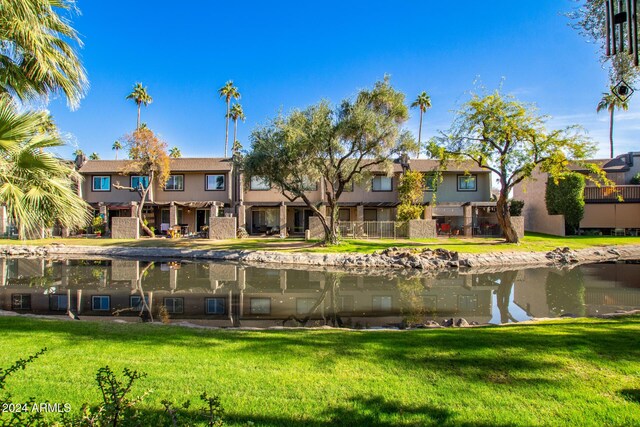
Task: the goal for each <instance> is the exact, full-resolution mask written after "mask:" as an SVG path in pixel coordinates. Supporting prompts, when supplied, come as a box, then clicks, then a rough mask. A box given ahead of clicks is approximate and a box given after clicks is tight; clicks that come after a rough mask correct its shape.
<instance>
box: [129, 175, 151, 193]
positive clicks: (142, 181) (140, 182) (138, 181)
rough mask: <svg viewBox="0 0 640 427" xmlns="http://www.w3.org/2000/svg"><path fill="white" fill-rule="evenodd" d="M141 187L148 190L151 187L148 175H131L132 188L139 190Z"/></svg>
mask: <svg viewBox="0 0 640 427" xmlns="http://www.w3.org/2000/svg"><path fill="white" fill-rule="evenodd" d="M140 186H142V188H147V187H148V186H149V177H148V176H146V175H131V188H133V189H135V190H137V189H138V188H140Z"/></svg>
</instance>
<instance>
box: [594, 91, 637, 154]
mask: <svg viewBox="0 0 640 427" xmlns="http://www.w3.org/2000/svg"><path fill="white" fill-rule="evenodd" d="M616 109H618V110H624V111H627V110H628V109H629V103H628V102H626V101H623V100H621V99H620V98H618V97H617V96H616V95H615V94H614V93H613V87H612V88H611V91H610V92H608V93H607V92H605V93H603V94H602V99H601V100H600V102H598V106H597V107H596V112H598V113H599V112H600V111H603V110H607V111H609V145H610V149H611V153H610V155H611V158H613V113H614V111H615V110H616Z"/></svg>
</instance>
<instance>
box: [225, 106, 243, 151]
mask: <svg viewBox="0 0 640 427" xmlns="http://www.w3.org/2000/svg"><path fill="white" fill-rule="evenodd" d="M229 117H230V118H231V120H233V144H234V146H235V143H236V141H237V140H238V120H242V121H243V122H244V121H245V119H246V117H245V115H244V111H243V110H242V105H240V104H237V103H236V104H233V107H231V111H230V112H229ZM231 151H232V152H234V148H231Z"/></svg>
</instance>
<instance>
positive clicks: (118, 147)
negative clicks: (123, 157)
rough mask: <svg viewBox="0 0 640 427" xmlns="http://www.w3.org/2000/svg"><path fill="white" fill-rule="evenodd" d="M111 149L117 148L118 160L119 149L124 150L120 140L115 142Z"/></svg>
mask: <svg viewBox="0 0 640 427" xmlns="http://www.w3.org/2000/svg"><path fill="white" fill-rule="evenodd" d="M111 149H112V150H116V160H118V150H122V144H120V141H116V142H114V143H113V145H112V146H111Z"/></svg>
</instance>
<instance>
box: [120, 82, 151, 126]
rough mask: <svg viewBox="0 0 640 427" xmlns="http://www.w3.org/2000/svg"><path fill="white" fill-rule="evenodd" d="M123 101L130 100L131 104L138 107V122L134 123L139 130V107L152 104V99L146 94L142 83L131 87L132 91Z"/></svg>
mask: <svg viewBox="0 0 640 427" xmlns="http://www.w3.org/2000/svg"><path fill="white" fill-rule="evenodd" d="M125 99H132V100H133V102H135V103H136V105H137V106H138V121H137V123H136V129H140V106H141V105H142V104H144V106H145V107H146V106H147V105H149V104H151V103H152V102H153V98H151V96H150V95H149V92H147V88H146V87H144V86H142V83H136V84H135V85H133V90H132V91H131V93H130V94H129V95H127V97H126V98H125Z"/></svg>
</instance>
